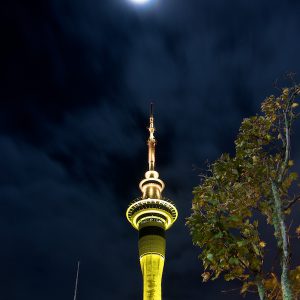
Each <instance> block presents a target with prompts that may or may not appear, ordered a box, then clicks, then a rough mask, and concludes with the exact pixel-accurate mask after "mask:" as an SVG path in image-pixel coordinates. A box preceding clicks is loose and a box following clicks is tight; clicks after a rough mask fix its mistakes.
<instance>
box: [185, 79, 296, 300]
mask: <svg viewBox="0 0 300 300" xmlns="http://www.w3.org/2000/svg"><path fill="white" fill-rule="evenodd" d="M299 95H300V85H297V84H295V83H294V84H293V86H291V87H289V88H283V89H280V93H279V95H278V96H274V95H271V96H270V97H268V98H267V99H265V100H264V101H263V103H262V105H261V113H260V114H259V115H256V116H253V117H250V118H247V119H244V120H243V121H242V124H241V127H240V129H239V133H238V136H237V139H236V141H235V155H234V156H230V155H229V154H223V155H222V156H221V157H220V158H219V159H218V160H216V161H215V162H214V163H213V164H211V165H210V166H209V170H208V173H206V174H202V175H201V178H202V180H201V184H200V185H199V186H197V187H195V188H194V191H193V194H194V199H193V204H192V213H191V216H190V217H189V218H188V219H187V226H188V227H189V229H190V233H191V235H192V240H193V243H194V244H195V245H197V246H199V247H200V248H201V254H200V256H199V258H200V259H201V260H202V262H203V266H204V273H203V274H202V276H203V281H208V280H210V279H212V280H214V279H216V278H218V277H220V276H221V275H222V276H224V278H225V280H228V281H229V280H234V279H238V280H240V281H242V288H241V293H246V292H247V291H249V290H251V289H253V287H256V290H257V291H258V294H259V297H260V299H261V300H262V299H284V300H292V299H296V298H297V297H298V296H299V295H300V266H299V267H297V268H296V269H294V270H291V255H290V245H289V241H290V236H289V232H288V227H287V221H288V215H289V213H290V212H291V210H292V209H293V207H294V204H295V203H296V202H297V200H299V199H300V195H298V196H292V195H291V187H292V185H293V186H294V184H295V182H296V181H297V178H298V176H297V174H296V173H295V172H292V166H293V161H292V160H291V133H292V126H293V123H294V121H295V119H296V118H297V116H298V115H297V114H296V109H297V106H298V103H297V102H296V101H297V98H299ZM263 219H265V220H266V222H267V223H268V224H269V225H271V226H273V229H274V238H275V240H276V244H277V250H278V255H279V257H280V270H281V271H280V272H281V274H280V280H278V278H277V277H278V276H277V274H276V273H275V272H271V271H269V272H267V271H266V270H265V269H264V258H265V255H266V248H268V245H267V244H266V241H264V240H263V239H262V231H261V227H262V225H261V223H262V220H263ZM297 230H298V233H299V236H300V227H299V228H298V229H297Z"/></svg>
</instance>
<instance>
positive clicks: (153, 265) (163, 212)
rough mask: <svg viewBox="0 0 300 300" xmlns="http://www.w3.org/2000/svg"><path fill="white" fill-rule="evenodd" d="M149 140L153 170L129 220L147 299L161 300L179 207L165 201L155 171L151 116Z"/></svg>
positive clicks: (142, 185)
mask: <svg viewBox="0 0 300 300" xmlns="http://www.w3.org/2000/svg"><path fill="white" fill-rule="evenodd" d="M148 129H149V139H148V164H149V170H148V171H147V172H146V173H145V178H144V179H143V180H142V181H141V182H140V185H139V187H140V189H141V191H142V194H143V195H142V197H140V198H137V199H136V200H134V201H133V202H132V203H131V204H130V206H129V207H128V209H127V212H126V217H127V219H128V221H129V222H130V223H131V225H132V226H133V227H134V228H135V229H137V230H138V231H139V242H138V246H139V257H140V264H141V269H142V274H143V295H144V296H143V299H144V300H161V281H162V274H163V268H164V262H165V252H166V238H165V231H166V230H167V229H169V228H170V227H171V226H172V224H173V223H174V222H175V221H176V219H177V216H178V212H177V209H176V207H175V205H174V204H173V203H172V202H171V201H170V200H168V199H166V198H164V197H162V194H161V193H162V191H163V189H164V187H165V184H164V182H163V181H162V180H161V179H159V174H158V172H156V171H155V146H156V140H155V137H154V131H155V128H154V118H153V112H152V104H151V113H150V126H149V128H148Z"/></svg>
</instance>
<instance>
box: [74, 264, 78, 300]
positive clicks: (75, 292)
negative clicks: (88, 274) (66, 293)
mask: <svg viewBox="0 0 300 300" xmlns="http://www.w3.org/2000/svg"><path fill="white" fill-rule="evenodd" d="M79 268H80V261H78V262H77V273H76V281H75V290H74V299H73V300H76V299H77V288H78V278H79Z"/></svg>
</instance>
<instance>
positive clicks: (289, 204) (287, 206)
mask: <svg viewBox="0 0 300 300" xmlns="http://www.w3.org/2000/svg"><path fill="white" fill-rule="evenodd" d="M299 200H300V195H299V196H297V197H295V196H294V198H293V200H291V201H289V202H288V204H287V205H286V206H285V207H284V211H286V210H288V209H289V208H291V207H292V206H293V205H294V204H295V203H296V202H297V201H299Z"/></svg>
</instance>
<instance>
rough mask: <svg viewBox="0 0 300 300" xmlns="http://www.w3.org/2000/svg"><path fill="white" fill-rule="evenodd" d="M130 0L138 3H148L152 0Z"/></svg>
mask: <svg viewBox="0 0 300 300" xmlns="http://www.w3.org/2000/svg"><path fill="white" fill-rule="evenodd" d="M130 1H131V2H133V3H136V4H146V3H148V2H150V1H151V0H130Z"/></svg>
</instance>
